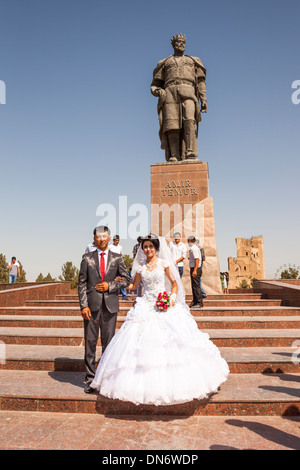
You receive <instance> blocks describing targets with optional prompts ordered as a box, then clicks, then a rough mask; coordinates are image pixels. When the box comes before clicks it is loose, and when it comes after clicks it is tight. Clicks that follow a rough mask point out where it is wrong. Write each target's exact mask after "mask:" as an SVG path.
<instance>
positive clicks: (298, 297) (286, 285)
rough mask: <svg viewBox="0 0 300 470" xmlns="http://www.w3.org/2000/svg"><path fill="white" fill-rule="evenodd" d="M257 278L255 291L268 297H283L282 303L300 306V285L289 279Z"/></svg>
mask: <svg viewBox="0 0 300 470" xmlns="http://www.w3.org/2000/svg"><path fill="white" fill-rule="evenodd" d="M281 281H282V279H280V280H266V279H263V280H255V281H253V291H254V292H255V293H260V294H262V296H263V297H264V298H267V299H281V300H282V305H287V306H290V307H300V285H297V284H295V283H293V282H289V280H284V282H281Z"/></svg>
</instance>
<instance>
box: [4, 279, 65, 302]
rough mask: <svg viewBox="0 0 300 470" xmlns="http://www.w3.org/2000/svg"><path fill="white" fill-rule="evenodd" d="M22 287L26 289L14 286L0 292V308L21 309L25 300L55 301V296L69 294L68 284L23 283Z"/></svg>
mask: <svg viewBox="0 0 300 470" xmlns="http://www.w3.org/2000/svg"><path fill="white" fill-rule="evenodd" d="M28 284H29V285H28ZM30 284H31V285H30ZM32 284H33V285H32ZM24 285H26V287H23V286H22V287H15V286H18V284H14V287H13V288H11V289H3V290H0V307H21V306H22V305H24V303H25V301H26V300H51V299H55V296H56V295H63V294H70V293H71V283H70V282H49V283H41V284H38V283H26V284H25V283H24Z"/></svg>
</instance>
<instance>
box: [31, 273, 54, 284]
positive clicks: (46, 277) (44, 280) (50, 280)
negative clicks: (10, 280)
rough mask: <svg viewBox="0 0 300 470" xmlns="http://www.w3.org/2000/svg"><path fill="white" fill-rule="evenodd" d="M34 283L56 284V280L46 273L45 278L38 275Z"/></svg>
mask: <svg viewBox="0 0 300 470" xmlns="http://www.w3.org/2000/svg"><path fill="white" fill-rule="evenodd" d="M35 282H56V278H55V277H52V276H51V274H50V273H48V274H47V276H43V274H42V273H40V274H39V275H38V277H37V278H36V280H35Z"/></svg>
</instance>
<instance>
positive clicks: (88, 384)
mask: <svg viewBox="0 0 300 470" xmlns="http://www.w3.org/2000/svg"><path fill="white" fill-rule="evenodd" d="M91 383H92V382H88V383H87V384H86V386H85V387H84V392H85V393H93V392H94V391H95V389H94V388H92V387H91Z"/></svg>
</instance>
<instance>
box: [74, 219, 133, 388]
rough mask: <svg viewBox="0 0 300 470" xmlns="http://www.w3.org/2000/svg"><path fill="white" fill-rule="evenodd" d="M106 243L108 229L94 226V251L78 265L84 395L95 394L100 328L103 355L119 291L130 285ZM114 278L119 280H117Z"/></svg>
mask: <svg viewBox="0 0 300 470" xmlns="http://www.w3.org/2000/svg"><path fill="white" fill-rule="evenodd" d="M109 242H110V231H109V229H108V228H107V227H104V226H100V227H96V228H95V230H94V245H95V247H96V250H95V251H93V252H91V253H86V254H84V255H83V257H82V261H81V265H80V272H79V282H78V295H79V303H80V309H81V315H82V317H83V319H84V340H85V356H84V363H85V369H86V377H85V382H86V386H85V389H84V391H85V392H86V393H92V392H94V389H93V388H92V387H90V384H91V382H92V381H93V379H94V376H95V356H96V346H97V341H98V336H99V328H100V330H101V345H102V353H103V352H104V350H105V348H106V347H107V345H108V344H109V342H110V341H111V339H112V337H113V336H114V334H115V330H116V323H117V314H118V310H119V295H118V292H119V289H120V288H124V287H127V286H128V285H129V284H130V282H131V279H130V276H129V274H128V272H127V269H126V266H125V264H124V261H123V258H122V255H119V254H117V253H113V252H112V251H110V250H109V249H108V243H109ZM116 277H121V278H122V279H121V280H119V281H117V280H116Z"/></svg>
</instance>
